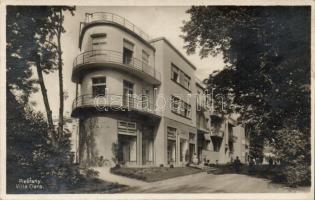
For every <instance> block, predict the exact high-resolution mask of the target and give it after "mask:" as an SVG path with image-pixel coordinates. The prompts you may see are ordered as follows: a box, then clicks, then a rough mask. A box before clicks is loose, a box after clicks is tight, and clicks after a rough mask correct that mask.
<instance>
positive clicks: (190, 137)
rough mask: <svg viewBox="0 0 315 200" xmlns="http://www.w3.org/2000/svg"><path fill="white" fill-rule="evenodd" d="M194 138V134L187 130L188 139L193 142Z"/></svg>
mask: <svg viewBox="0 0 315 200" xmlns="http://www.w3.org/2000/svg"><path fill="white" fill-rule="evenodd" d="M195 140H196V134H194V133H191V132H189V141H191V142H194V141H195Z"/></svg>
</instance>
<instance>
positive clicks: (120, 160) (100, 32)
mask: <svg viewBox="0 0 315 200" xmlns="http://www.w3.org/2000/svg"><path fill="white" fill-rule="evenodd" d="M79 48H80V54H79V55H78V56H77V57H76V58H75V59H74V62H73V71H72V77H71V79H72V81H73V82H74V83H75V84H76V98H75V100H74V102H73V105H72V116H73V117H76V118H79V124H80V125H79V150H78V152H79V162H80V164H81V165H89V166H104V165H108V166H113V165H115V164H120V165H124V166H143V165H145V166H146V165H155V161H154V160H155V156H156V155H155V151H154V149H155V148H154V137H155V134H156V131H157V127H158V124H159V121H160V118H161V117H160V115H159V114H157V113H156V112H155V106H154V105H155V98H156V94H155V93H156V89H155V88H156V87H158V86H159V85H160V84H161V74H160V73H159V72H158V71H157V70H156V69H155V66H154V61H155V48H154V47H153V46H152V45H151V44H150V43H149V37H148V36H147V35H146V34H145V33H144V32H143V31H142V30H141V29H139V28H138V27H136V26H135V25H134V24H132V23H131V22H129V21H128V20H127V19H125V18H123V17H120V16H118V15H116V14H112V13H107V12H97V13H86V15H85V21H84V22H81V23H80V34H79Z"/></svg>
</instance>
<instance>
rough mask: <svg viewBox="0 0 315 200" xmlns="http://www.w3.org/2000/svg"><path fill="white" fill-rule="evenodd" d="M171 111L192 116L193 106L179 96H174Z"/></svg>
mask: <svg viewBox="0 0 315 200" xmlns="http://www.w3.org/2000/svg"><path fill="white" fill-rule="evenodd" d="M171 111H172V112H174V113H176V114H179V115H181V116H183V117H186V118H191V106H190V105H189V104H188V103H186V102H184V101H183V100H180V99H179V98H178V97H175V96H172V99H171Z"/></svg>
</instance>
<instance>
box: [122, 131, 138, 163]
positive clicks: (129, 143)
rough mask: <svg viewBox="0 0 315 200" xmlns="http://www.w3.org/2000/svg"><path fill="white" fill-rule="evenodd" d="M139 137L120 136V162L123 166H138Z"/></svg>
mask: <svg viewBox="0 0 315 200" xmlns="http://www.w3.org/2000/svg"><path fill="white" fill-rule="evenodd" d="M136 141H137V137H136V136H131V135H122V134H118V162H119V163H121V164H136V161H137V147H136V146H137V143H136Z"/></svg>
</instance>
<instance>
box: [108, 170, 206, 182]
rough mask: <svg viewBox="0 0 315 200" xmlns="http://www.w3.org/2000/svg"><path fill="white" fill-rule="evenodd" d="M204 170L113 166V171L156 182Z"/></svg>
mask: <svg viewBox="0 0 315 200" xmlns="http://www.w3.org/2000/svg"><path fill="white" fill-rule="evenodd" d="M202 171H203V170H201V169H197V168H193V167H175V168H169V167H150V168H112V169H111V173H113V174H117V175H121V176H126V177H129V178H135V179H139V180H143V181H146V182H154V181H160V180H165V179H169V178H174V177H178V176H185V175H189V174H195V173H200V172H202Z"/></svg>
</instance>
